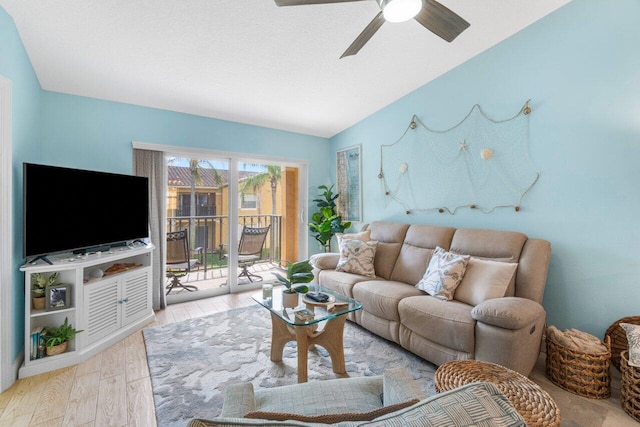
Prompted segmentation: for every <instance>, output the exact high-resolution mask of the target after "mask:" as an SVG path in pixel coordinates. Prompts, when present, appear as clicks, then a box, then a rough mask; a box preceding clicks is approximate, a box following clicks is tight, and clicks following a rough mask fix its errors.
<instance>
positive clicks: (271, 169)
mask: <svg viewBox="0 0 640 427" xmlns="http://www.w3.org/2000/svg"><path fill="white" fill-rule="evenodd" d="M281 178H282V168H280V166H273V165H267V170H265V171H264V172H260V173H258V174H255V175H252V176H250V177H248V178H247V179H245V180H244V182H243V183H242V186H241V187H240V193H242V194H247V193H250V192H252V191H253V193H255V192H256V191H257V190H258V188H260V187H262V186H263V185H265V184H267V183H269V184H270V185H271V206H272V207H271V214H272V215H276V214H277V213H278V210H277V207H276V201H277V197H276V193H277V191H278V190H277V187H278V182H279V181H280V179H281Z"/></svg>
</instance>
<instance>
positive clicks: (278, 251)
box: [167, 215, 282, 270]
mask: <svg viewBox="0 0 640 427" xmlns="http://www.w3.org/2000/svg"><path fill="white" fill-rule="evenodd" d="M267 225H271V228H270V229H269V234H267V240H266V241H265V245H264V248H263V249H262V258H263V259H265V260H268V261H271V262H275V261H279V260H280V259H281V256H282V216H280V215H240V216H239V217H238V230H239V232H238V238H240V231H241V230H242V226H247V227H266V226H267ZM184 229H186V230H187V231H188V232H189V236H190V237H189V245H190V246H191V250H192V251H195V250H196V248H200V251H201V252H202V253H198V254H197V255H198V256H202V257H203V260H201V262H202V264H204V268H205V270H206V269H207V265H209V264H212V263H211V262H210V260H211V259H212V258H211V257H209V255H217V257H218V259H219V260H222V258H223V255H224V254H225V253H226V252H227V251H228V248H229V217H228V216H226V215H207V216H173V217H167V232H171V231H177V230H184ZM204 260H207V261H204Z"/></svg>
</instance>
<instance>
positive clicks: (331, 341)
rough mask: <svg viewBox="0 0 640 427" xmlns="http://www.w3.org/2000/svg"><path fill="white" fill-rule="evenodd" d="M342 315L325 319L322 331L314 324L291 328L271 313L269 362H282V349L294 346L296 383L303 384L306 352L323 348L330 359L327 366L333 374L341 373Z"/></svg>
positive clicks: (344, 319) (343, 319) (305, 374)
mask: <svg viewBox="0 0 640 427" xmlns="http://www.w3.org/2000/svg"><path fill="white" fill-rule="evenodd" d="M346 320H347V317H346V316H338V317H334V318H333V319H329V320H327V323H326V324H325V326H324V329H321V330H318V325H317V324H316V325H310V326H291V325H288V324H287V323H286V322H285V321H283V320H282V319H280V318H279V317H278V316H276V315H275V314H273V313H271V330H272V337H271V361H272V362H280V361H282V353H283V351H284V346H285V345H286V344H287V343H288V342H289V341H294V340H295V341H296V343H297V345H298V382H299V383H304V382H307V361H308V353H309V349H310V348H313V346H314V345H316V344H317V345H319V346H321V347H323V348H324V349H325V350H327V352H328V353H329V356H331V366H332V367H333V372H335V373H336V374H345V373H346V372H347V371H346V369H345V364H344V346H343V336H344V323H345V321H346Z"/></svg>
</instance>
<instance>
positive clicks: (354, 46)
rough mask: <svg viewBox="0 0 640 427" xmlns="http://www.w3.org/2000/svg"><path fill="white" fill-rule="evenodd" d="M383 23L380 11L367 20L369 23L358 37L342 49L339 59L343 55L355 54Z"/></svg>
mask: <svg viewBox="0 0 640 427" xmlns="http://www.w3.org/2000/svg"><path fill="white" fill-rule="evenodd" d="M382 24H384V17H383V16H382V12H380V13H378V14H377V15H376V17H375V18H373V21H371V22H369V25H367V27H366V28H365V29H364V30H363V31H362V32H361V33H360V35H359V36H358V37H356V39H355V40H354V41H353V43H351V46H349V47H348V48H347V50H345V51H344V53H343V54H342V56H341V57H340V59H342V58H344V57H345V56H351V55H355V54H356V53H358V52H359V51H360V49H362V46H364V45H365V44H366V43H367V42H368V41H369V39H370V38H371V37H373V35H374V34H375V33H376V31H378V30H379V29H380V27H381V26H382Z"/></svg>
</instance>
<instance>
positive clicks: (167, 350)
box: [143, 306, 436, 427]
mask: <svg viewBox="0 0 640 427" xmlns="http://www.w3.org/2000/svg"><path fill="white" fill-rule="evenodd" d="M143 334H144V341H145V345H146V347H147V361H148V363H149V371H150V373H151V383H152V386H153V399H154V402H155V408H156V418H157V421H158V427H174V426H176V427H177V426H180V427H184V426H186V424H187V422H188V421H189V420H190V419H192V418H214V417H216V416H218V415H220V412H221V409H222V403H223V401H224V391H225V389H226V388H227V387H228V386H229V385H230V384H237V383H240V382H247V381H250V382H252V383H253V386H254V388H255V389H256V390H257V389H260V388H267V387H277V386H282V385H286V384H295V383H296V382H297V358H296V344H295V342H290V343H288V344H287V345H286V347H285V349H284V354H283V358H282V362H277V363H274V362H272V361H271V360H270V359H269V351H270V348H271V318H270V316H269V313H268V311H267V310H265V309H264V308H262V307H258V306H255V307H245V308H240V309H235V310H231V311H227V312H224V313H216V314H213V315H210V316H206V317H200V318H196V319H189V320H185V321H182V322H179V323H172V324H168V325H161V326H155V327H152V328H147V329H144V330H143ZM344 353H345V362H346V368H347V375H348V376H349V377H360V376H369V375H380V374H382V372H383V371H384V370H385V369H388V368H393V367H398V366H402V367H404V368H406V369H407V371H409V373H410V374H411V375H412V376H413V377H414V378H415V379H416V381H418V383H419V384H420V386H421V387H422V389H423V390H424V392H425V393H426V394H427V395H431V394H434V393H435V387H434V383H433V376H434V372H435V368H436V367H435V366H434V365H433V364H431V363H429V362H427V361H425V360H423V359H421V358H420V357H418V356H415V355H414V354H412V353H410V352H408V351H405V350H404V349H402V348H401V347H400V346H398V345H396V344H394V343H391V342H389V341H387V340H385V339H382V338H380V337H378V336H376V335H374V334H372V333H370V332H368V331H367V330H366V329H364V328H361V327H360V326H358V325H355V324H353V323H352V322H347V323H346V325H345V332H344ZM308 366H309V369H308V372H309V381H318V380H325V379H331V378H338V377H339V375H337V374H335V373H334V372H333V370H332V369H331V358H330V357H329V354H328V353H327V352H326V351H325V350H324V349H323V348H322V347H316V349H315V350H313V351H311V352H310V353H309V363H308Z"/></svg>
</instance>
